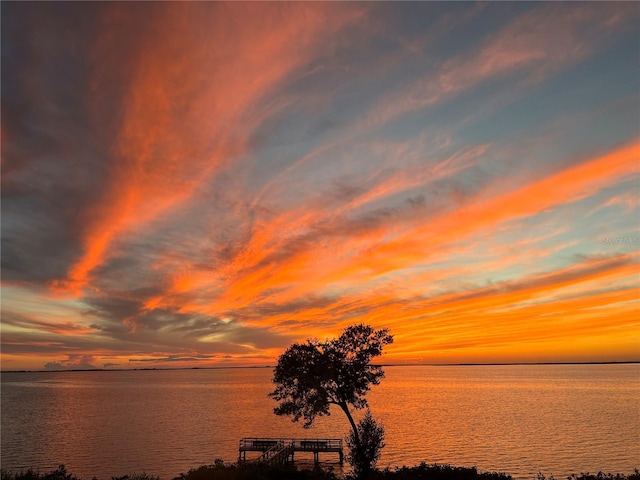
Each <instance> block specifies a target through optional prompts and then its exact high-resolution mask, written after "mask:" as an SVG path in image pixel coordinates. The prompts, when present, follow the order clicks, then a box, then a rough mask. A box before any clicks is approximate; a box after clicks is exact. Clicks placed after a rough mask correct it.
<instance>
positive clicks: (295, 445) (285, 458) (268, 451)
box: [238, 438, 344, 464]
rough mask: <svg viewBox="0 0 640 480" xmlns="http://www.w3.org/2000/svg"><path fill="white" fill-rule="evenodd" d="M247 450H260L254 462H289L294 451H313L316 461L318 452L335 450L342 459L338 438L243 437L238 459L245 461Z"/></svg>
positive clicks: (340, 442) (340, 440) (340, 443)
mask: <svg viewBox="0 0 640 480" xmlns="http://www.w3.org/2000/svg"><path fill="white" fill-rule="evenodd" d="M247 452H262V454H261V455H260V457H258V458H257V459H255V460H252V461H254V462H260V463H269V464H273V463H289V462H293V457H294V454H295V452H313V460H314V461H315V462H316V463H318V462H319V455H320V452H322V453H325V452H327V453H329V452H335V453H337V454H339V455H340V463H342V461H343V459H344V454H343V452H342V439H340V438H243V439H241V440H240V444H239V446H238V461H240V462H246V461H247Z"/></svg>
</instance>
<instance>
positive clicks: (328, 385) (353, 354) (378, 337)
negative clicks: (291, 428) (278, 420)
mask: <svg viewBox="0 0 640 480" xmlns="http://www.w3.org/2000/svg"><path fill="white" fill-rule="evenodd" d="M390 343H393V336H392V335H390V334H389V331H388V329H386V328H383V329H380V330H374V329H373V328H372V327H371V326H369V325H364V324H360V325H352V326H349V327H347V328H346V329H345V330H344V332H343V333H342V334H341V335H340V337H338V338H337V339H333V340H327V341H325V342H319V341H317V340H313V341H312V340H307V341H306V343H300V344H298V343H296V344H293V345H291V346H290V347H289V348H288V349H287V350H286V351H285V352H284V353H283V354H282V355H280V357H279V358H278V365H277V366H276V368H275V371H274V376H273V383H275V384H276V388H275V390H274V391H273V392H271V393H270V394H269V396H270V397H271V398H273V399H275V400H277V401H279V402H280V405H279V406H277V407H276V408H275V409H274V413H275V414H276V415H292V416H293V421H294V422H297V421H298V420H300V418H303V419H304V425H303V426H304V428H308V427H310V426H311V425H312V424H313V421H314V420H315V418H316V416H323V415H330V414H331V413H330V410H329V408H330V406H331V405H337V406H338V407H340V409H342V411H343V412H344V414H345V415H346V416H347V419H348V420H349V423H350V424H351V429H352V436H353V444H354V446H355V448H356V450H358V451H361V452H363V453H362V454H361V455H359V456H358V458H364V454H365V453H364V450H363V449H362V442H361V439H360V432H359V431H358V427H357V426H356V423H355V422H354V420H353V416H352V415H351V411H350V407H352V408H354V409H361V408H364V407H366V406H367V400H366V398H365V395H366V393H367V392H368V391H369V390H370V388H371V385H378V384H379V383H380V380H381V379H382V378H383V377H384V372H383V371H382V368H381V367H379V366H375V365H371V359H372V358H375V357H378V356H380V355H381V354H382V349H383V347H384V346H385V345H389V344H390ZM367 471H368V470H367Z"/></svg>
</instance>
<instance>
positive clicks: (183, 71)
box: [53, 4, 360, 294]
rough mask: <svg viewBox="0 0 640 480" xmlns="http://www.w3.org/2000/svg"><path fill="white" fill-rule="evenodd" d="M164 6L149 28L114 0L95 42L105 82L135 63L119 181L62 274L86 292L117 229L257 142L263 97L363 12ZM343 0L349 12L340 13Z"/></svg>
mask: <svg viewBox="0 0 640 480" xmlns="http://www.w3.org/2000/svg"><path fill="white" fill-rule="evenodd" d="M154 7H155V8H154V15H153V16H152V17H148V16H145V22H144V25H145V28H142V29H140V28H139V25H140V22H138V20H139V19H138V15H135V14H134V15H129V14H130V13H131V12H130V11H129V10H128V11H127V13H128V14H127V15H124V14H123V13H122V12H121V11H120V8H121V7H119V6H114V7H113V12H112V15H111V16H109V17H108V19H107V21H106V23H105V35H104V38H103V39H102V40H101V41H100V42H99V44H98V45H97V47H96V49H95V52H96V62H97V63H99V64H100V66H99V67H98V68H97V70H96V78H94V80H93V81H94V90H95V91H96V94H99V90H100V89H101V88H109V87H110V85H109V84H110V83H111V82H113V81H118V80H120V81H122V80H123V78H122V74H121V71H122V69H123V68H124V66H123V64H128V67H130V69H131V74H130V77H128V78H125V79H124V80H126V84H125V85H123V86H122V88H123V89H124V91H125V95H124V96H123V98H124V101H123V105H122V106H121V109H122V116H121V118H117V119H112V121H114V120H115V122H116V125H118V126H116V127H115V128H114V130H115V140H114V142H113V145H114V147H113V150H112V158H111V161H112V164H111V166H110V170H109V187H108V188H107V190H106V191H105V192H104V194H103V195H101V197H100V198H99V199H98V201H97V203H95V204H93V205H90V206H89V207H87V209H86V211H85V213H84V216H83V218H84V219H85V221H86V222H85V224H84V225H83V244H84V253H83V254H82V256H81V257H80V258H79V259H78V260H77V261H76V262H75V264H74V265H72V266H71V268H70V269H69V273H68V277H67V278H66V279H64V280H62V281H60V282H57V283H54V284H53V287H54V288H56V287H57V288H58V289H60V290H62V291H71V292H75V293H76V294H77V293H79V291H80V289H82V288H83V287H84V286H85V285H86V284H87V282H88V281H89V280H90V278H89V276H90V273H91V271H92V270H93V269H94V268H95V267H97V266H98V265H100V264H102V263H103V262H104V259H105V257H106V256H108V255H109V254H108V250H109V249H110V248H111V247H112V246H113V243H114V241H115V240H116V239H117V238H119V237H120V236H122V235H123V234H125V233H127V232H131V231H134V230H136V229H139V228H140V227H141V226H142V225H144V224H147V223H148V222H150V221H151V220H153V219H156V218H158V217H159V216H161V215H163V214H167V213H169V212H170V211H171V210H172V209H176V208H177V207H179V206H180V205H182V204H184V203H185V202H186V201H187V200H188V199H189V198H191V196H192V195H193V193H194V192H195V191H196V190H197V188H198V187H199V186H200V185H201V184H202V183H203V182H204V181H207V180H210V179H211V177H212V176H213V175H215V174H216V172H218V171H219V170H220V169H221V168H222V167H223V166H225V165H228V164H229V162H231V161H232V160H233V158H234V157H237V156H238V155H240V154H242V153H243V152H246V151H247V148H249V144H248V142H249V138H250V135H251V133H252V132H253V130H254V129H255V128H256V127H257V125H259V124H260V123H261V122H262V121H264V119H265V118H266V116H268V115H270V114H272V113H273V107H269V105H261V104H260V102H261V101H262V100H264V98H265V96H266V94H267V93H269V92H273V91H274V90H275V89H276V88H277V87H278V86H280V85H282V84H283V83H284V82H285V81H286V80H287V79H288V78H289V76H290V75H292V74H294V73H295V71H296V69H298V68H300V67H302V66H304V65H306V64H307V62H309V61H310V59H311V58H313V55H314V52H315V51H317V50H318V49H319V48H321V47H323V46H324V45H326V40H327V39H328V38H331V35H334V34H335V33H336V32H337V31H339V30H340V29H341V28H342V27H344V25H346V24H348V23H349V22H350V21H353V20H354V19H355V18H358V17H359V15H360V13H359V11H358V9H355V8H346V7H345V8H343V7H339V6H336V5H324V4H314V5H311V4H300V5H295V6H291V8H281V6H276V5H271V4H257V5H254V6H252V7H251V8H250V9H249V8H246V6H245V5H242V4H191V5H185V4H181V5H179V6H178V5H177V4H162V5H155V6H154ZM336 9H339V10H341V14H340V15H331V22H329V15H330V14H331V13H335V11H336ZM143 10H144V9H142V10H141V11H140V12H138V14H142V15H144V11H143ZM226 13H228V14H232V15H225V14H226ZM230 18H231V19H233V20H229V19H230ZM140 30H141V31H140ZM114 31H116V32H117V31H120V33H123V36H122V37H118V38H116V37H115V36H114ZM132 35H133V36H134V40H135V41H131V40H132V38H130V37H131V36H132ZM123 52H127V53H128V56H127V57H126V58H125V59H124V60H123V58H122V54H123ZM109 62H112V64H110V63H109ZM115 62H117V64H116V63H115ZM101 107H104V106H101ZM96 114H97V115H102V114H103V112H101V111H98V112H96Z"/></svg>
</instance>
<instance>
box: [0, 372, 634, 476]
mask: <svg viewBox="0 0 640 480" xmlns="http://www.w3.org/2000/svg"><path fill="white" fill-rule="evenodd" d="M384 369H385V372H386V378H385V379H383V380H382V383H381V385H379V386H376V387H373V389H372V391H371V392H370V393H369V396H368V399H369V403H370V407H371V410H372V413H373V415H374V417H375V418H376V419H378V420H380V421H381V422H382V423H383V424H384V427H385V431H386V439H385V443H386V447H385V448H384V450H383V454H382V458H381V459H380V461H379V463H378V466H379V467H386V466H390V467H394V466H402V465H417V464H419V463H420V462H423V461H424V462H427V463H447V464H451V465H457V466H467V467H469V466H476V467H478V469H480V470H482V471H500V472H505V473H509V474H511V475H512V476H513V477H514V478H516V479H523V480H524V479H527V480H534V479H535V478H536V475H537V473H538V472H539V471H540V472H542V473H544V474H545V475H547V476H549V475H554V476H555V478H557V479H561V478H564V477H566V476H567V475H569V474H571V473H581V472H590V473H597V472H598V471H604V472H609V473H625V474H629V473H632V472H633V470H634V468H637V467H640V364H613V365H509V366H499V365H494V366H490V365H487V366H388V367H385V368H384ZM271 377H272V369H271V368H228V369H192V370H130V371H77V372H3V373H2V375H1V387H2V388H1V390H0V392H1V410H0V415H1V417H0V422H1V423H0V426H1V430H0V432H1V439H0V442H1V443H0V447H1V452H0V454H1V456H0V462H1V465H2V468H4V469H10V470H14V471H20V470H25V469H28V468H33V469H36V470H39V471H41V472H47V471H49V470H51V469H54V468H56V467H57V466H58V465H59V464H65V465H66V467H67V470H68V471H70V472H72V473H73V474H75V475H77V476H78V477H81V478H84V479H86V480H90V479H91V478H93V477H97V478H98V480H109V479H110V478H111V477H113V476H123V475H125V474H132V473H141V472H146V473H148V474H151V475H157V476H160V478H161V480H171V479H172V478H174V477H175V476H177V475H178V474H179V473H181V472H187V471H188V470H189V469H190V468H194V467H198V466H200V465H205V464H211V463H213V462H214V460H215V459H218V458H219V459H222V460H224V461H225V462H234V461H236V460H237V458H238V442H239V440H240V439H241V438H243V437H296V438H301V437H306V438H324V437H326V438H344V437H345V435H347V434H348V431H349V424H348V422H347V420H346V418H345V416H344V414H343V413H342V412H341V411H339V410H332V415H331V416H329V417H320V418H318V419H317V420H316V423H315V425H314V426H313V427H312V428H310V429H303V428H302V425H301V424H298V423H293V422H291V420H290V419H289V418H287V417H278V416H276V415H274V414H273V408H274V407H275V406H276V402H274V401H273V400H271V399H270V398H268V396H267V394H268V393H269V392H270V391H271V390H273V384H272V383H271ZM306 455H307V454H299V453H296V463H299V464H301V465H302V466H303V467H305V466H311V465H312V464H313V456H312V455H311V454H308V457H307V456H306ZM320 460H321V462H322V464H323V466H324V467H329V466H330V467H333V468H334V469H335V470H336V471H337V472H340V471H345V470H346V469H347V465H346V464H345V465H344V466H341V465H340V464H339V463H338V458H337V455H336V454H332V453H325V454H320Z"/></svg>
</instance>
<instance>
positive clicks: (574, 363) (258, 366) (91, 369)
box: [0, 360, 640, 375]
mask: <svg viewBox="0 0 640 480" xmlns="http://www.w3.org/2000/svg"><path fill="white" fill-rule="evenodd" d="M639 363H640V360H620V361H602V362H598V361H593V362H590V361H587V362H490V363H381V364H372V366H374V367H491V366H527V365H621V364H639ZM231 368H253V369H255V368H275V365H221V366H207V367H198V366H194V367H142V368H99V367H96V368H69V369H61V370H44V369H40V370H29V369H23V370H0V375H2V374H3V373H64V372H129V371H148V370H161V371H162V370H166V371H171V370H224V369H231Z"/></svg>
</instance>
